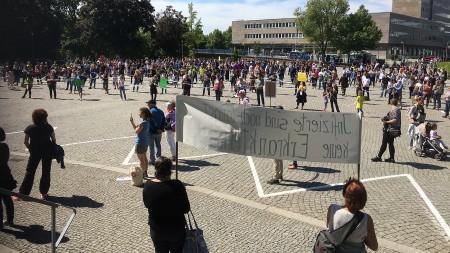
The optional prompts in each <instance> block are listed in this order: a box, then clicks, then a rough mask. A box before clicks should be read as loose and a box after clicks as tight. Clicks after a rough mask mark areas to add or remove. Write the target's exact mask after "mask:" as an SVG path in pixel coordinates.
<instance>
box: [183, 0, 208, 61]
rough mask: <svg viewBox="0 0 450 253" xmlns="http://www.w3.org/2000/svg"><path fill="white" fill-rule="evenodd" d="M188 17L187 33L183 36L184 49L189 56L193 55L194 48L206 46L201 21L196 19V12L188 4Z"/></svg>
mask: <svg viewBox="0 0 450 253" xmlns="http://www.w3.org/2000/svg"><path fill="white" fill-rule="evenodd" d="M188 12H189V17H188V18H187V26H188V31H187V32H186V33H185V34H184V35H183V37H184V48H185V49H186V50H187V51H189V56H190V57H193V56H194V55H195V53H194V50H195V49H196V48H201V47H204V46H205V44H206V38H205V35H203V25H202V19H201V18H197V11H194V5H193V4H192V3H189V4H188Z"/></svg>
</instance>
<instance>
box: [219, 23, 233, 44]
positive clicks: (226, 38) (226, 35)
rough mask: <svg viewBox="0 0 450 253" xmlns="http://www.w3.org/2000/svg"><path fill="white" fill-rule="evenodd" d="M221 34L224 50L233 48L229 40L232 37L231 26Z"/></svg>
mask: <svg viewBox="0 0 450 253" xmlns="http://www.w3.org/2000/svg"><path fill="white" fill-rule="evenodd" d="M222 34H223V39H224V48H225V49H231V48H232V47H233V44H231V38H232V37H231V36H232V28H231V25H230V26H229V27H228V28H227V30H225V31H224V32H223V33H222Z"/></svg>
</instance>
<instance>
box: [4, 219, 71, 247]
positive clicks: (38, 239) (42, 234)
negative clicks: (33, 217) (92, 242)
mask: <svg viewBox="0 0 450 253" xmlns="http://www.w3.org/2000/svg"><path fill="white" fill-rule="evenodd" d="M12 228H13V229H10V228H5V229H3V230H2V232H4V233H8V234H10V235H13V236H15V237H16V239H24V240H27V241H28V242H30V243H33V244H47V243H51V242H52V233H51V231H49V230H45V229H44V227H43V226H42V225H30V226H22V225H17V224H15V225H14V226H12ZM59 235H60V234H59V233H58V232H56V238H58V237H59ZM68 241H69V238H68V237H65V236H64V237H63V238H62V239H61V243H65V242H68Z"/></svg>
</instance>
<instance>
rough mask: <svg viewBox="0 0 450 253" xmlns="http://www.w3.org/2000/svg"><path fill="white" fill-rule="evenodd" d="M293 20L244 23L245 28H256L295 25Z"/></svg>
mask: <svg viewBox="0 0 450 253" xmlns="http://www.w3.org/2000/svg"><path fill="white" fill-rule="evenodd" d="M296 26H297V24H295V22H283V23H263V24H246V25H244V27H245V29H257V28H280V27H296Z"/></svg>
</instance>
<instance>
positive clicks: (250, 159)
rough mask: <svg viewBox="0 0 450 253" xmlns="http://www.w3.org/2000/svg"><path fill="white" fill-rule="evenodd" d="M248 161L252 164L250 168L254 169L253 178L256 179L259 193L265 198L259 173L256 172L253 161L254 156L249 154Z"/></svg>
mask: <svg viewBox="0 0 450 253" xmlns="http://www.w3.org/2000/svg"><path fill="white" fill-rule="evenodd" d="M247 159H248V163H249V164H250V169H251V170H252V174H253V179H255V185H256V190H257V191H258V195H259V197H260V198H264V197H265V195H264V191H263V189H262V186H261V182H260V181H259V177H258V173H256V168H255V163H253V158H252V157H251V156H247Z"/></svg>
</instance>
